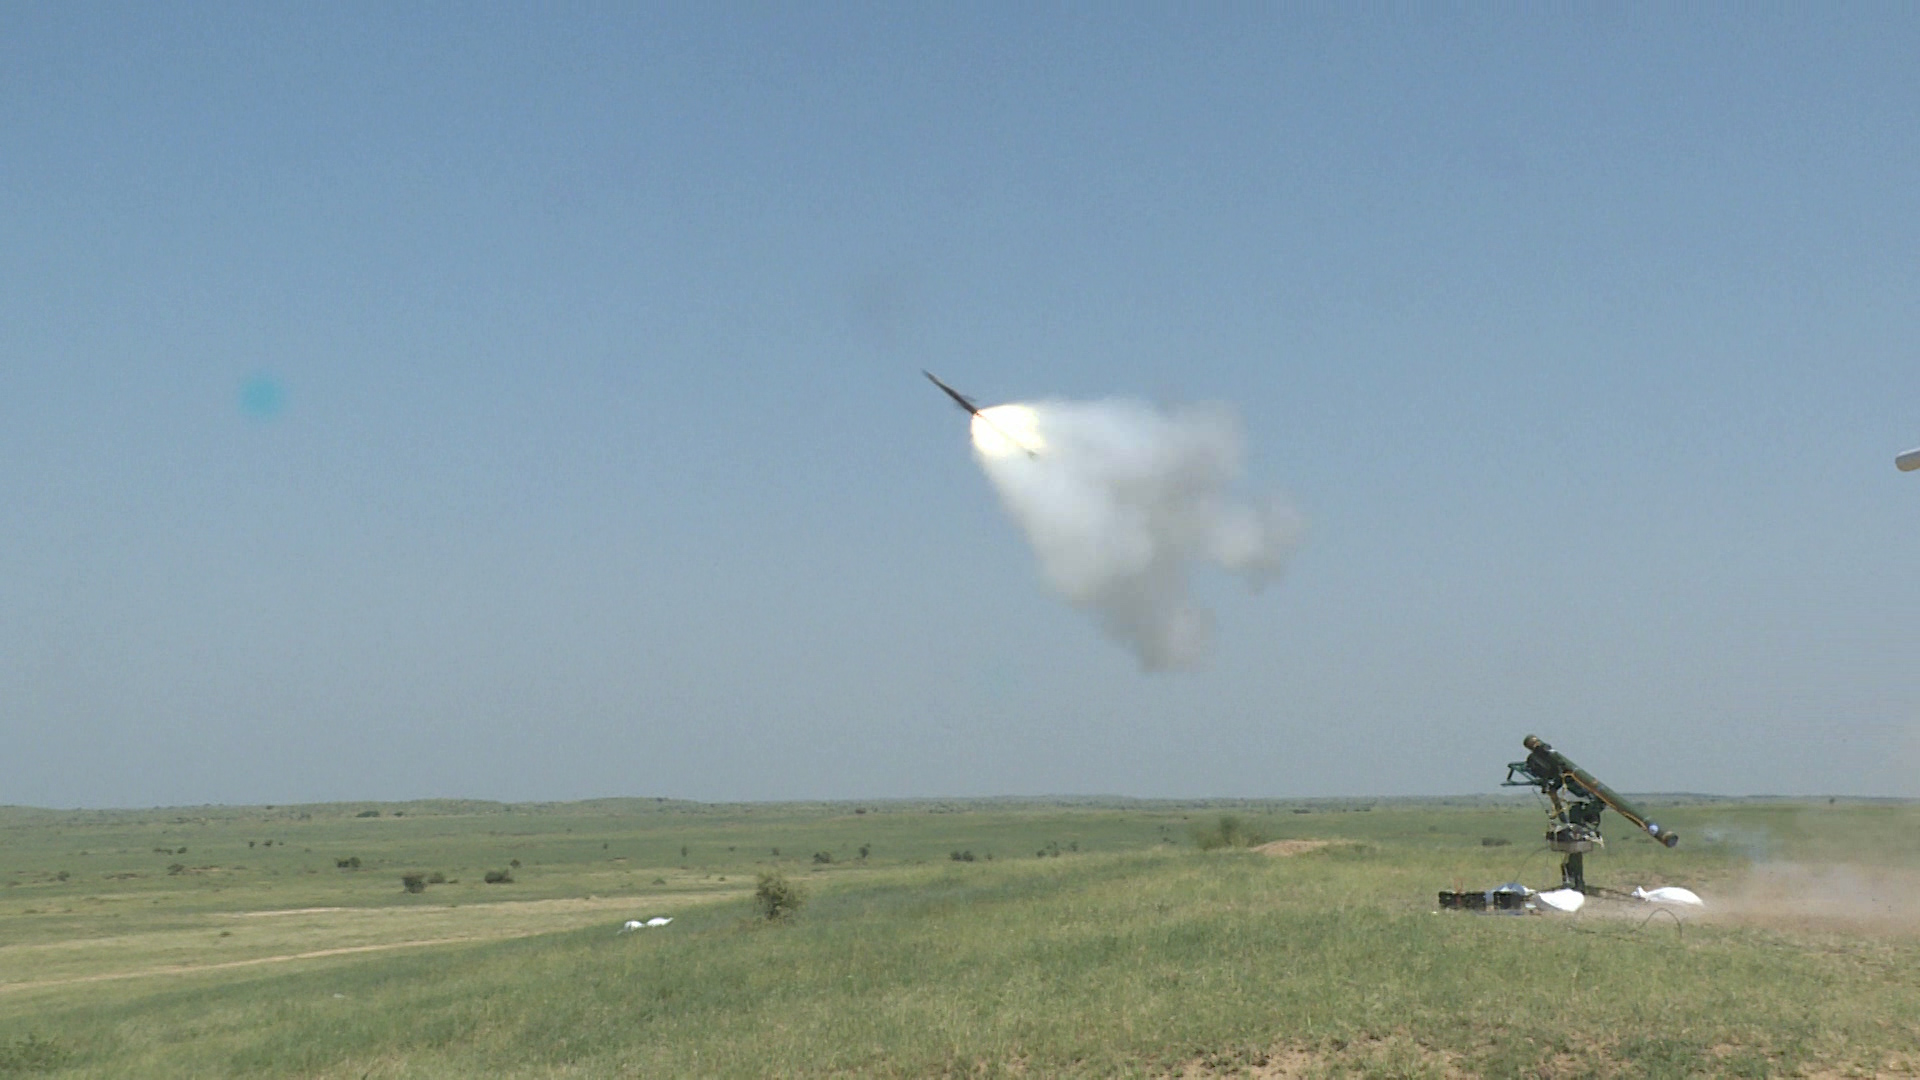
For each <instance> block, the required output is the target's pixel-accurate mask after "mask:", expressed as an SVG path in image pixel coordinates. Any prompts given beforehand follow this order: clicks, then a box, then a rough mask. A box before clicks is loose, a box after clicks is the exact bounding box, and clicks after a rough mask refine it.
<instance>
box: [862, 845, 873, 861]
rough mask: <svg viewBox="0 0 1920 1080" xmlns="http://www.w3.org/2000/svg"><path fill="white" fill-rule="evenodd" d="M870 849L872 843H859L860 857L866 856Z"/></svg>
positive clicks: (871, 848)
mask: <svg viewBox="0 0 1920 1080" xmlns="http://www.w3.org/2000/svg"><path fill="white" fill-rule="evenodd" d="M872 850H873V845H871V844H861V845H860V857H861V858H862V859H865V858H866V857H867V853H868V852H869V851H872Z"/></svg>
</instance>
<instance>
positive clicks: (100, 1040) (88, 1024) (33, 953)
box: [0, 800, 1920, 1078]
mask: <svg viewBox="0 0 1920 1080" xmlns="http://www.w3.org/2000/svg"><path fill="white" fill-rule="evenodd" d="M376 814H377V816H376ZM1223 814H1224V815H1231V816H1234V817H1236V818H1238V819H1239V821H1240V823H1241V830H1242V831H1243V832H1246V833H1253V834H1258V836H1259V837H1260V838H1263V839H1282V838H1295V839H1313V840H1325V841H1332V843H1329V844H1327V845H1325V846H1321V847H1317V848H1313V849H1311V850H1306V851H1304V852H1300V853H1297V854H1292V855H1290V856H1287V857H1272V856H1269V855H1264V854H1260V853H1256V852H1253V851H1249V850H1246V849H1244V848H1226V849H1220V850H1211V851H1203V850H1200V849H1199V846H1198V845H1197V844H1196V842H1195V839H1196V836H1197V835H1199V834H1202V833H1205V832H1209V831H1218V827H1219V824H1220V818H1221V817H1222V815H1223ZM1658 816H1659V817H1660V818H1661V820H1662V821H1663V822H1666V823H1668V824H1670V825H1671V826H1673V827H1676V828H1678V829H1679V830H1680V831H1681V832H1682V834H1683V836H1684V839H1683V841H1682V844H1681V846H1680V847H1679V848H1678V849H1675V850H1672V851H1669V850H1666V849H1664V848H1660V847H1658V846H1657V845H1655V844H1653V843H1651V842H1648V841H1645V840H1643V839H1641V838H1638V837H1635V836H1632V835H1631V834H1630V832H1629V831H1628V830H1626V829H1624V828H1620V827H1618V825H1617V823H1616V827H1615V828H1614V829H1612V830H1611V831H1612V832H1613V833H1614V834H1615V835H1616V839H1615V841H1614V842H1613V844H1612V845H1611V846H1610V847H1609V848H1608V849H1607V851H1606V852H1605V853H1604V854H1601V855H1599V856H1597V857H1595V858H1594V859H1593V860H1592V861H1591V862H1590V864H1589V878H1590V880H1592V881H1594V882H1595V883H1596V884H1603V885H1610V886H1615V887H1619V888H1630V887H1631V886H1633V885H1636V884H1647V885H1654V884H1683V885H1688V886H1690V887H1692V888H1694V889H1696V890H1697V891H1699V892H1700V893H1701V894H1702V895H1704V896H1706V897H1707V898H1708V901H1709V904H1710V907H1709V909H1708V911H1707V912H1706V913H1703V914H1696V915H1690V916H1687V917H1685V918H1684V919H1674V918H1668V917H1654V918H1652V919H1651V920H1649V914H1650V912H1649V910H1648V909H1646V908H1644V907H1640V906H1637V905H1627V904H1611V903H1604V902H1597V903H1595V904H1592V905H1590V906H1589V908H1588V910H1587V911H1585V912H1583V913H1582V914H1581V915H1580V916H1578V917H1571V918H1569V917H1564V916H1557V915H1550V916H1538V917H1499V916H1474V915H1465V914H1457V913H1448V914H1438V913H1436V912H1435V911H1434V894H1435V892H1436V891H1437V890H1438V889H1441V888H1455V887H1466V888H1476V889H1477V888H1486V887H1490V886H1492V885H1495V884H1499V883H1500V882H1503V881H1507V880H1510V879H1514V878H1519V879H1520V880H1523V881H1526V882H1527V883H1529V884H1532V885H1536V886H1547V885H1551V884H1552V883H1553V881H1554V879H1555V877H1556V874H1557V871H1556V869H1555V862H1554V859H1553V856H1551V855H1550V854H1549V853H1547V852H1545V851H1544V850H1542V846H1541V844H1540V841H1539V837H1540V826H1541V817H1540V814H1539V812H1538V810H1537V809H1535V807H1534V806H1533V804H1532V803H1531V802H1505V803H1503V802H1495V801H1473V800H1458V801H1454V802H1425V803H1412V802H1396V801H1379V802H1368V801H1358V802H1349V803H1332V802H1327V803H1297V804H1295V803H1287V804H1280V803H1269V804H1260V803H1243V804H1200V803H1195V804H1173V803H1124V802H1117V801H1116V802H1106V803H1098V802H1085V801H1083V802H1075V801H1065V802H1058V803H1042V802H991V801H988V802H962V803H937V802H925V803H900V802H889V803H878V804H866V805H861V806H855V805H853V804H841V805H781V806H771V805H746V806H708V805H699V804H687V803H673V802H664V801H652V800H644V801H643V800H613V801H605V802H591V803H571V804H555V805H515V806H511V807H509V806H502V805H499V804H488V803H455V802H440V803H408V804H400V805H374V804H359V805H329V806H305V807H253V808H210V807H209V808H197V809H170V810H164V811H144V812H131V811H128V812H55V811H42V810H26V809H6V810H0V844H3V845H4V846H3V847H0V858H4V862H0V880H4V882H5V887H4V889H0V928H4V929H3V930H0V1077H6V1076H68V1077H116V1078H118V1077H132V1076H138V1077H169V1076H204V1077H215V1076H312V1077H329V1078H331V1077H342V1078H345V1077H355V1078H358V1077H390V1078H401V1077H471V1076H513V1077H602V1076H609V1077H611V1076H681V1075H685V1076H707V1075H714V1076H763V1075H780V1076H866V1075H877V1076H930V1075H932V1076H944V1075H966V1076H975V1075H979V1076H997V1075H1026V1076H1055V1075H1084V1076H1109V1075H1121V1076H1182V1075H1184V1076H1216V1075H1256V1076H1318V1075H1364V1076H1449V1075H1452V1076H1465V1075H1489V1076H1555V1077H1580V1076H1693V1075H1704V1076H1722V1075H1728V1076H1792V1075H1817V1076H1849V1075H1862V1076H1866V1075H1914V1074H1916V1073H1920V904H1916V902H1914V901H1911V900H1908V899H1906V898H1907V897H1908V896H1910V895H1913V894H1916V893H1920V888H1916V886H1920V807H1915V806H1912V805H1905V804H1874V803H1844V802H1843V803H1836V804H1828V803H1826V802H1824V801H1822V802H1819V803H1804V804H1796V803H1780V802H1727V801H1705V800H1694V801H1686V800H1674V801H1672V802H1671V804H1670V805H1664V806H1660V807H1659V815H1658ZM956 855H958V856H962V858H958V859H956V858H955V856H956ZM965 856H971V858H965ZM489 871H492V872H494V873H495V874H496V875H497V874H499V873H500V872H503V871H504V872H506V873H508V874H510V876H511V879H512V880H511V881H505V882H499V883H494V884H489V883H487V882H486V880H485V877H486V875H487V874H488V872H489ZM768 872H779V873H782V874H784V875H785V876H786V877H787V878H788V879H790V880H792V881H795V882H798V883H800V884H801V885H802V886H803V887H804V888H805V889H806V891H807V894H808V900H807V903H806V904H805V905H804V907H802V908H801V910H800V911H799V913H798V915H797V916H795V917H794V918H791V919H788V920H782V921H779V922H768V921H767V920H764V919H761V918H759V917H758V916H757V915H756V914H755V910H754V906H753V904H752V901H751V896H750V894H751V892H752V890H753V887H754V882H755V880H756V878H757V876H758V875H760V874H763V873H768ZM410 873H415V874H419V875H422V876H423V877H426V878H428V879H429V880H430V879H431V877H432V876H435V875H437V876H438V877H441V878H444V879H445V880H443V881H438V882H434V883H432V884H428V885H426V887H425V889H424V891H422V892H419V893H409V892H407V891H405V890H404V889H403V887H402V875H404V874H410ZM658 914H665V915H671V916H673V917H674V920H675V921H674V922H673V923H672V924H671V925H670V926H668V927H666V928H663V929H659V930H647V931H642V932H637V933H630V934H622V933H617V932H616V931H617V928H618V927H619V925H620V923H621V921H622V920H624V919H627V918H633V917H645V916H651V915H658Z"/></svg>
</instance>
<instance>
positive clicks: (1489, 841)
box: [1480, 836, 1513, 847]
mask: <svg viewBox="0 0 1920 1080" xmlns="http://www.w3.org/2000/svg"><path fill="white" fill-rule="evenodd" d="M1511 843H1513V841H1511V840H1508V839H1507V838H1505V837H1503V836H1483V837H1481V838H1480V846H1481V847H1506V846H1507V845H1508V844H1511Z"/></svg>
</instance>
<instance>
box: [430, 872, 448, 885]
mask: <svg viewBox="0 0 1920 1080" xmlns="http://www.w3.org/2000/svg"><path fill="white" fill-rule="evenodd" d="M446 883H447V875H445V874H443V873H441V872H440V871H438V870H435V871H434V872H433V873H431V874H428V875H427V884H429V885H445V884H446Z"/></svg>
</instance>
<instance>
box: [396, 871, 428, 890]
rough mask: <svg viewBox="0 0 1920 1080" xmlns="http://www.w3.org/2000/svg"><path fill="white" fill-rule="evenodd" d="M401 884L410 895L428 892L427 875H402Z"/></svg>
mask: <svg viewBox="0 0 1920 1080" xmlns="http://www.w3.org/2000/svg"><path fill="white" fill-rule="evenodd" d="M400 884H401V886H402V887H404V888H405V889H406V890H407V891H408V892H410V893H423V892H426V891H427V875H425V874H401V875H400Z"/></svg>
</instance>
